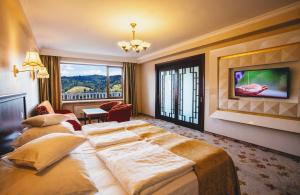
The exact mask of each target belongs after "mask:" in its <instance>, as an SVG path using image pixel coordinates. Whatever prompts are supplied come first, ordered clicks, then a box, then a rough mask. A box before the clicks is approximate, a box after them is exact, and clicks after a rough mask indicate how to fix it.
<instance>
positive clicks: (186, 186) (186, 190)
mask: <svg viewBox="0 0 300 195" xmlns="http://www.w3.org/2000/svg"><path fill="white" fill-rule="evenodd" d="M95 152H96V150H95V149H94V148H93V147H92V146H91V144H90V143H89V142H88V141H86V142H85V143H84V144H82V145H81V146H79V147H78V148H77V149H76V150H75V151H73V152H72V153H75V154H78V155H81V159H82V160H83V161H84V163H85V165H86V167H87V171H88V173H89V175H90V178H91V180H92V181H93V182H94V184H95V186H96V188H97V189H98V192H97V194H98V195H111V194H114V195H127V194H128V193H127V192H126V190H124V189H123V187H122V185H121V184H120V182H119V181H118V180H117V179H116V178H115V177H114V176H113V174H112V173H111V172H110V170H109V169H108V168H107V167H106V166H105V164H104V163H103V161H101V160H100V159H99V158H98V157H97V156H96V154H95ZM152 194H154V195H161V194H170V195H178V194H186V195H197V194H199V193H198V182H197V176H196V174H195V173H194V172H193V171H190V172H188V173H186V174H185V175H183V176H181V177H179V178H177V179H175V180H173V181H172V182H170V183H168V184H166V185H164V186H163V187H161V188H160V189H158V190H156V191H155V192H154V193H152Z"/></svg>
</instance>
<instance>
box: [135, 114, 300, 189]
mask: <svg viewBox="0 0 300 195" xmlns="http://www.w3.org/2000/svg"><path fill="white" fill-rule="evenodd" d="M135 119H142V120H145V121H148V122H150V123H152V124H153V125H156V126H160V127H163V128H165V129H166V130H168V131H170V132H174V133H178V134H180V135H184V136H186V137H190V138H195V139H200V140H204V141H206V142H208V143H210V144H213V145H216V146H218V147H222V148H223V149H224V150H226V151H227V153H228V154H229V155H230V156H231V158H232V159H233V161H234V163H235V166H236V168H237V173H238V177H239V181H240V187H241V193H242V195H277V194H278V195H290V194H293V195H300V161H297V160H294V159H290V158H287V157H285V156H282V155H279V154H276V153H273V152H268V151H263V150H261V149H260V148H258V147H256V146H253V145H250V144H243V143H238V142H236V141H233V140H230V139H227V138H224V137H222V136H215V135H212V134H208V133H202V132H199V131H196V130H192V129H190V128H186V127H182V126H179V125H175V124H173V123H169V122H166V121H162V120H157V119H153V118H150V117H146V116H138V117H136V118H135ZM299 147H300V146H299Z"/></svg>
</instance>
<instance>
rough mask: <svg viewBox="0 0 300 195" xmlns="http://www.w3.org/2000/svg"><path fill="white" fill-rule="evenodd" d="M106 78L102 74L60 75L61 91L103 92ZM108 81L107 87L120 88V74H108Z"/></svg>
mask: <svg viewBox="0 0 300 195" xmlns="http://www.w3.org/2000/svg"><path fill="white" fill-rule="evenodd" d="M106 78H107V77H106V76H103V75H85V76H69V77H67V76H62V77H61V86H62V92H67V93H76V92H77V93H79V92H104V91H106V80H107V79H106ZM109 81H110V83H109V87H110V88H111V89H119V88H120V89H121V84H122V77H121V75H114V76H110V77H109ZM74 89H75V90H74Z"/></svg>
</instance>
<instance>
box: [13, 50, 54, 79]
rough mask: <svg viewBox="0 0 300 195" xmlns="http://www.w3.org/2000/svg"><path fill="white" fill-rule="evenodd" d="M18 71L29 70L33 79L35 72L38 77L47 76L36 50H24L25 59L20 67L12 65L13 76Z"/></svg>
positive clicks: (15, 75)
mask: <svg viewBox="0 0 300 195" xmlns="http://www.w3.org/2000/svg"><path fill="white" fill-rule="evenodd" d="M20 72H30V76H31V78H32V79H33V80H34V79H35V75H36V72H37V77H38V78H49V74H48V71H47V69H46V67H45V66H44V65H43V64H42V61H41V59H40V55H39V54H38V53H37V52H34V51H29V52H26V57H25V60H24V62H23V64H22V68H21V69H18V68H17V66H16V65H14V66H13V74H14V77H17V74H18V73H20Z"/></svg>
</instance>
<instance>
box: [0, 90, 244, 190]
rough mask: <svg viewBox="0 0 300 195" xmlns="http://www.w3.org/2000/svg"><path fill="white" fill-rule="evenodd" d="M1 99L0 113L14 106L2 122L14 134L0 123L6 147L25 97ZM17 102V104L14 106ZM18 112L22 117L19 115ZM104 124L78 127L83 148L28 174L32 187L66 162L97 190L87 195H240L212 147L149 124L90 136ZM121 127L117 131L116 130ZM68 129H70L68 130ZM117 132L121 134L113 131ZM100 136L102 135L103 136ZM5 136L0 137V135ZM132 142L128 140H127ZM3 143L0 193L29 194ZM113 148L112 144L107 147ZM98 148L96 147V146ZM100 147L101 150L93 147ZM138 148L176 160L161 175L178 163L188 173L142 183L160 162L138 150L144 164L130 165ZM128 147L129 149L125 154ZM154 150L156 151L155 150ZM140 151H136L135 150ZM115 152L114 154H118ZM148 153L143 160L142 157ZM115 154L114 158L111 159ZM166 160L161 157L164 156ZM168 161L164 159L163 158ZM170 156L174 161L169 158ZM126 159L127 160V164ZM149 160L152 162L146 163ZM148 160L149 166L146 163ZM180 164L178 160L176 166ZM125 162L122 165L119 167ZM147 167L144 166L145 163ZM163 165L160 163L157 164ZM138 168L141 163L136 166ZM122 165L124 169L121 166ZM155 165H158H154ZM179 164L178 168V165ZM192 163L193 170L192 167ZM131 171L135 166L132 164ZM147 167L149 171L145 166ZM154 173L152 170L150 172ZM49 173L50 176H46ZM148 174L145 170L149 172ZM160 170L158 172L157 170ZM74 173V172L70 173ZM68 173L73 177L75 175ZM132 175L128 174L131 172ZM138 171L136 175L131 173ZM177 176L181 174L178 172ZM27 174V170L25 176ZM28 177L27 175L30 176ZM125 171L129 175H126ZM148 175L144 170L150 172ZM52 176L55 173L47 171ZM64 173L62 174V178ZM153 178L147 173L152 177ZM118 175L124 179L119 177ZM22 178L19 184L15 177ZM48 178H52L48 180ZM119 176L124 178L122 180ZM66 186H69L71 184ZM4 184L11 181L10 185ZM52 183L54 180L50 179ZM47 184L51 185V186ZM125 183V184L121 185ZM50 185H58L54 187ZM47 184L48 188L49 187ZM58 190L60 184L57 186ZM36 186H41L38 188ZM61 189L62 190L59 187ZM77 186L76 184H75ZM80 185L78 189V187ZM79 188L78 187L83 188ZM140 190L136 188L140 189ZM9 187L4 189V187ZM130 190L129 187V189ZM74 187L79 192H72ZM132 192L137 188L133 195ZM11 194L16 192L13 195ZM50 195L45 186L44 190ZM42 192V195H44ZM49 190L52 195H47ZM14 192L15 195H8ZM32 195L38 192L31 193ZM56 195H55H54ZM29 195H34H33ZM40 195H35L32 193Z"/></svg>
mask: <svg viewBox="0 0 300 195" xmlns="http://www.w3.org/2000/svg"><path fill="white" fill-rule="evenodd" d="M4 99H6V98H2V102H1V104H0V111H1V112H2V110H1V108H2V107H6V105H7V104H10V105H11V103H12V102H11V101H14V104H13V105H14V107H15V108H14V109H11V110H10V112H13V113H14V114H10V115H9V116H11V117H10V118H9V119H6V120H7V121H11V122H10V123H11V124H12V125H13V126H14V129H13V130H11V131H7V130H6V129H10V128H9V126H10V124H9V123H6V124H5V127H3V125H2V124H3V123H1V131H2V134H1V132H0V135H1V136H2V137H1V140H8V138H10V139H9V140H10V141H13V140H14V139H15V136H12V135H16V132H21V129H22V127H21V126H18V125H17V126H18V127H19V128H16V123H18V124H21V121H22V118H20V116H18V115H17V114H16V113H20V110H21V112H26V110H25V108H26V107H25V96H24V94H23V95H20V96H18V95H15V96H14V99H13V100H12V99H11V98H10V99H7V101H4ZM16 99H21V100H22V101H16ZM16 102H18V103H16ZM22 109H23V111H22ZM103 125H104V124H93V125H87V126H84V127H83V131H82V132H81V131H79V132H78V131H77V132H75V131H74V134H76V135H79V136H85V137H86V138H87V140H86V141H84V142H83V143H82V144H80V145H79V146H78V147H76V148H75V149H74V150H72V151H71V152H70V154H69V155H68V156H66V157H64V158H63V159H62V160H60V161H58V162H56V163H55V164H54V165H51V166H50V167H49V168H47V169H46V171H43V172H42V174H36V173H34V172H32V173H30V174H32V182H34V183H35V184H36V185H39V181H40V180H45V178H46V177H48V176H47V175H50V174H51V169H55V168H56V169H58V167H59V166H62V164H63V163H65V161H67V160H68V158H71V157H72V158H76V159H77V160H78V161H80V163H82V164H83V165H84V168H85V170H86V172H87V174H86V176H87V178H86V179H87V180H90V181H91V183H92V184H93V185H94V186H95V188H96V190H94V191H93V192H92V194H101V195H104V194H114V195H123V194H124V195H126V194H157V195H159V194H174V195H181V194H189V195H194V194H195V195H196V194H239V193H240V191H239V185H238V179H237V176H236V171H235V168H234V164H233V162H232V160H231V158H230V157H229V156H228V154H227V153H226V152H225V151H224V150H222V149H220V148H217V147H214V146H212V145H209V144H207V143H205V142H202V141H199V140H194V139H189V138H186V137H183V136H180V135H177V134H173V133H170V132H167V131H166V130H164V129H162V128H159V127H156V126H153V125H151V124H148V123H147V122H143V121H131V122H128V123H122V124H119V123H115V124H109V127H110V128H111V129H112V131H109V132H105V133H104V134H101V135H100V134H89V132H90V131H89V130H95V129H96V130H97V128H98V129H102V130H103V129H104V130H105V128H106V129H107V128H108V129H109V127H104V128H103ZM120 127H121V128H120ZM67 128H70V127H69V126H68V127H67ZM118 128H120V129H118ZM102 130H101V131H102ZM3 132H4V133H3ZM131 134H135V135H137V137H138V138H136V137H135V136H133V137H134V138H136V139H132V140H130V139H128V135H131ZM120 136H121V137H122V136H124V139H120ZM131 138H132V137H131ZM7 142H8V141H5V142H2V141H1V143H0V145H1V148H5V149H3V150H2V149H1V154H2V158H1V164H0V174H1V179H0V185H1V187H2V190H0V194H1V193H6V194H18V193H17V192H18V190H22V189H21V188H22V187H23V188H24V189H23V192H24V191H26V190H28V192H29V193H30V192H31V188H29V187H28V184H30V178H31V176H29V177H28V178H27V175H28V173H26V174H24V175H23V176H22V174H21V173H19V172H22V171H23V169H22V168H20V167H15V166H14V165H13V163H11V162H10V161H8V160H7V159H6V158H7V154H9V153H7V152H10V151H13V150H14V149H13V148H10V146H9V145H8V144H7ZM112 142H113V144H112ZM99 143H100V145H97V144H99ZM98 146H101V147H98ZM139 146H142V147H143V146H145V147H144V148H146V149H147V148H148V146H149V148H151V147H153V148H154V150H153V151H152V152H154V154H153V155H154V156H155V155H162V154H161V153H157V154H155V153H156V151H158V150H162V151H163V152H165V153H166V154H168V155H170V156H171V158H173V157H175V158H178V159H177V161H176V160H174V163H173V164H168V163H170V162H172V159H171V161H170V162H165V163H166V165H169V166H165V167H162V168H166V171H165V172H166V173H168V174H169V175H170V170H169V169H168V168H169V167H171V166H173V165H174V167H175V165H176V163H178V164H180V163H181V162H182V161H186V164H185V165H178V166H180V167H181V168H182V167H183V166H186V167H188V165H189V166H190V167H192V168H185V169H181V170H182V171H177V172H176V171H175V168H174V170H171V171H173V172H172V173H173V175H172V176H168V177H167V176H166V175H167V174H166V173H165V172H161V171H160V170H154V172H159V174H158V175H157V176H156V177H152V176H150V177H149V178H151V180H149V181H147V182H144V181H142V180H143V179H144V175H147V171H148V170H146V169H147V166H148V165H150V164H147V163H149V162H150V163H152V162H153V163H154V165H153V166H154V168H155V166H158V167H159V166H160V165H161V164H163V163H164V162H162V163H160V162H157V161H159V159H155V158H154V156H152V154H151V150H148V151H149V153H148V152H147V150H146V149H145V150H144V151H143V150H142V149H141V153H143V154H141V155H140V156H138V158H141V156H143V155H146V156H147V157H146V156H145V157H144V159H138V160H137V161H136V159H133V158H134V157H135V156H136V153H137V152H136V151H134V152H133V155H132V157H131V156H130V155H131V154H130V151H131V150H133V149H132V147H133V148H134V147H137V150H139ZM130 147H131V148H130ZM155 147H156V148H157V149H155ZM140 148H141V147H140ZM121 149H123V150H124V149H125V150H124V151H129V152H128V153H127V152H126V155H123V156H124V158H121V157H119V156H122V155H120V154H122V153H120V151H121V152H122V150H121ZM118 152H119V153H118ZM145 153H147V154H145ZM114 154H115V155H114ZM164 155H165V154H164ZM168 155H167V156H168ZM172 155H173V156H172ZM129 157H130V158H129ZM152 157H153V159H154V160H153V161H151V159H152ZM167 158H168V157H166V159H167ZM132 159H133V162H134V163H136V162H138V163H139V164H138V166H139V165H141V166H145V165H146V167H144V168H143V167H142V169H141V168H139V169H135V167H133V168H132V167H130V165H132V162H128V163H127V162H126V161H130V160H132ZM149 159H150V160H149ZM180 159H181V160H180ZM122 160H123V161H124V163H123V162H122ZM146 161H147V162H146ZM162 161H164V159H163V158H162ZM141 162H142V163H141ZM122 163H123V164H122ZM155 163H157V164H155ZM182 163H183V162H182ZM189 163H192V166H191V164H189ZM134 166H137V165H136V164H134ZM150 167H151V166H150ZM152 168H153V167H152ZM48 169H49V170H48ZM149 169H150V168H149ZM159 169H161V167H159ZM74 170H75V169H74ZM74 170H73V172H74ZM128 170H130V171H133V172H130V171H128ZM136 170H138V171H136ZM177 170H180V169H177ZM26 171H27V172H28V170H26ZM30 171H31V170H30ZM67 171H68V170H66V171H65V174H67ZM127 171H128V173H127ZM151 171H153V170H149V172H151ZM52 172H54V171H52ZM63 173H64V172H62V174H63ZM151 173H152V172H151ZM122 174H123V175H122ZM131 174H132V175H134V177H136V178H138V177H141V181H140V180H138V179H136V178H132V177H131ZM16 175H18V177H20V176H22V178H18V177H16ZM52 175H53V174H52ZM124 176H125V177H126V178H124ZM73 179H74V184H75V183H76V182H78V180H77V181H76V178H74V177H73ZM73 179H72V180H70V181H68V182H69V183H70V182H72V181H73ZM128 179H132V180H133V181H134V182H136V183H132V181H128ZM7 180H10V181H9V182H8V181H7ZM25 180H26V185H22V183H24V182H23V181H25ZM52 180H53V179H52ZM52 180H51V181H52ZM124 181H125V182H124ZM53 182H54V183H55V182H57V181H53ZM126 182H128V183H126ZM48 184H49V183H48ZM60 184H61V181H60ZM41 185H44V184H43V183H42V182H41ZM61 185H64V184H61ZM78 185H79V184H78ZM80 185H81V184H80ZM82 185H83V184H82ZM139 185H141V186H142V187H141V186H139ZM8 186H9V187H8ZM128 186H129V187H128ZM77 187H79V186H77ZM132 187H133V188H136V189H137V190H135V189H134V191H133V190H132ZM5 188H9V189H8V190H7V191H5V190H3V189H5ZM14 189H18V190H16V191H14ZM45 189H46V188H41V189H40V191H38V192H40V194H51V193H53V192H55V191H51V193H50V191H45ZM47 189H49V186H48V188H47ZM43 190H44V191H43ZM51 190H52V189H51ZM11 192H16V193H11ZM33 192H35V193H36V192H37V191H34V190H32V193H33ZM59 192H60V191H58V194H61V193H59ZM33 194H34V193H33ZM36 194H39V193H36ZM79 194H90V193H87V192H86V191H83V192H82V193H79Z"/></svg>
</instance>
